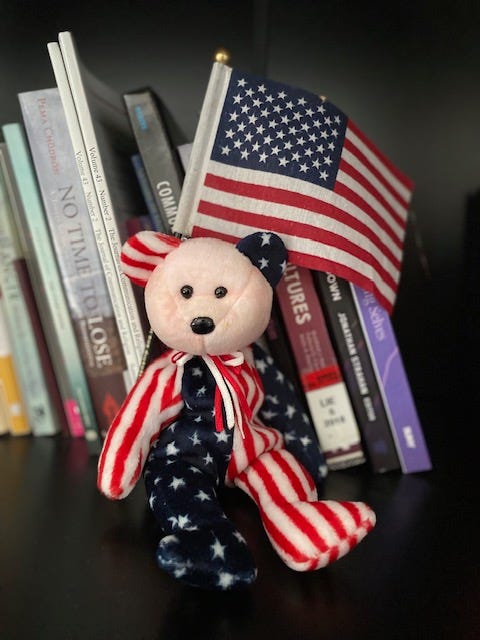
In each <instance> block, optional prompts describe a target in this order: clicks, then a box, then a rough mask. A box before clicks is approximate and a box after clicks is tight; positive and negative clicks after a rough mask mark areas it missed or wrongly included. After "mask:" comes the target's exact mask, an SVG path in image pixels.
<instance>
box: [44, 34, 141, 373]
mask: <svg viewBox="0 0 480 640" xmlns="http://www.w3.org/2000/svg"><path fill="white" fill-rule="evenodd" d="M58 38H59V45H60V51H59V53H60V54H61V55H60V60H57V62H61V61H62V60H63V65H64V73H63V75H65V72H66V77H67V80H68V86H69V89H70V97H71V98H72V99H73V104H74V111H76V115H77V123H78V125H79V126H80V132H81V138H82V140H83V145H81V146H79V147H78V148H75V153H76V154H80V155H79V158H80V160H79V162H82V163H86V165H87V166H88V167H89V170H90V174H91V178H92V182H93V186H94V193H95V194H96V199H97V202H98V204H99V206H100V213H101V220H102V221H103V226H104V234H105V236H106V239H107V242H108V245H107V246H108V249H109V251H110V256H111V264H112V267H113V269H114V274H115V276H116V279H117V282H118V283H119V285H120V290H121V294H122V299H123V304H124V308H125V310H126V314H127V318H128V325H127V326H128V329H129V330H130V333H131V338H132V340H133V344H134V348H135V354H136V357H137V362H138V365H139V363H140V362H141V360H142V356H143V352H144V349H145V329H144V325H143V323H142V320H141V317H140V312H139V309H138V305H137V301H136V298H135V295H134V292H133V287H132V284H131V282H130V280H129V279H128V278H127V277H126V276H125V275H124V273H123V271H122V268H121V263H120V253H121V248H122V244H123V242H125V240H126V237H127V233H126V225H125V223H126V220H128V219H129V218H131V217H132V216H133V215H140V214H141V213H143V212H144V210H145V204H144V202H143V200H142V195H141V193H140V189H139V187H138V184H137V182H136V178H135V174H134V171H133V168H132V165H131V160H130V159H131V156H132V155H133V153H135V151H136V148H135V141H134V138H133V135H132V132H131V130H130V125H129V122H128V117H127V115H126V112H125V106H124V104H123V101H122V99H121V97H120V95H118V94H117V93H116V92H114V91H112V90H111V89H110V88H109V87H108V86H107V85H105V84H104V83H102V82H100V81H99V80H98V79H97V78H96V77H95V76H93V75H92V74H91V73H89V72H88V71H87V70H86V69H85V67H84V66H83V65H82V64H81V61H80V59H79V57H78V54H77V50H76V47H75V43H74V41H73V38H72V35H71V34H70V33H69V32H62V33H60V34H59V36H58ZM55 48H56V47H55V43H53V45H52V46H51V45H49V49H50V50H52V51H53V49H55ZM56 49H57V53H58V47H57V48H56ZM54 55H55V54H53V55H51V59H52V62H53V59H54ZM57 58H58V56H57ZM58 66H60V65H58ZM54 68H55V67H54ZM55 74H56V76H57V72H56V71H55ZM59 89H60V85H59ZM65 93H66V92H65ZM61 95H62V101H63V94H62V93H61ZM65 112H66V113H67V108H65ZM67 117H68V116H67ZM72 140H73V139H72Z"/></svg>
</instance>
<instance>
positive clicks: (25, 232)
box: [0, 32, 431, 472]
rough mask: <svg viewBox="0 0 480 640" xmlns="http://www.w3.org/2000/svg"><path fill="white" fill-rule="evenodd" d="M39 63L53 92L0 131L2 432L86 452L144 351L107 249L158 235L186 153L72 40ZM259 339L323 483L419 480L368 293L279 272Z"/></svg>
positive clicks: (394, 366) (133, 306)
mask: <svg viewBox="0 0 480 640" xmlns="http://www.w3.org/2000/svg"><path fill="white" fill-rule="evenodd" d="M48 51H49V54H50V60H51V63H52V68H53V71H54V75H55V80H56V85H57V86H56V87H54V88H52V89H46V90H44V91H34V92H25V93H22V94H20V96H19V99H20V106H21V112H22V118H23V124H19V123H15V124H8V125H4V126H3V127H2V131H3V136H4V139H5V142H4V143H1V145H0V161H1V167H0V168H1V172H0V245H1V246H0V251H2V269H1V275H0V286H1V289H2V293H3V296H2V306H1V309H2V313H3V316H4V317H3V318H2V323H0V328H2V332H1V333H2V336H3V337H2V336H0V346H1V351H0V357H1V358H2V360H1V362H2V369H1V372H0V379H1V381H2V384H3V391H2V393H0V398H1V400H2V406H1V411H2V416H4V417H3V418H2V425H3V428H4V430H9V431H10V432H11V433H26V432H28V431H29V430H30V429H31V430H32V432H33V433H34V434H38V435H41V434H49V433H55V432H57V431H58V430H60V429H63V430H64V431H65V432H68V433H69V434H71V435H72V436H84V437H85V438H86V439H87V441H88V442H89V444H90V447H91V449H92V451H93V452H98V450H99V448H100V446H101V442H102V439H103V436H104V434H105V432H106V430H107V429H108V426H109V424H110V422H111V420H112V418H113V416H114V415H115V413H116V411H117V410H118V408H119V406H120V404H121V402H122V401H123V399H124V398H125V396H126V394H127V393H128V390H129V389H130V388H131V386H132V384H133V382H134V381H135V379H136V377H137V375H138V373H139V371H140V370H141V368H142V366H143V364H144V358H145V347H146V341H147V339H148V326H147V323H146V320H145V316H144V314H143V303H142V301H141V300H140V299H139V298H138V293H139V292H136V291H134V289H133V288H132V286H131V284H130V282H129V281H128V279H127V278H126V277H125V276H123V275H122V273H121V269H120V262H119V256H120V248H121V245H122V243H123V241H124V240H125V239H126V237H127V236H128V235H130V234H132V233H134V232H135V231H137V230H139V229H142V228H152V229H156V230H160V231H164V232H170V230H171V228H172V226H173V222H174V219H175V214H176V211H177V206H178V201H179V198H180V192H181V185H182V179H183V173H184V167H185V166H186V163H187V162H188V153H189V146H188V145H185V146H184V147H180V148H177V147H175V146H174V145H173V144H172V141H171V137H170V136H169V131H168V130H167V128H166V126H165V121H164V118H163V117H162V113H161V109H160V108H159V104H158V101H157V99H156V97H155V96H154V94H153V93H152V92H151V91H150V90H148V89H144V90H140V91H132V92H129V93H126V94H125V95H124V96H121V95H119V94H117V93H116V92H114V91H112V90H111V89H110V88H109V87H107V86H106V85H104V84H103V83H101V82H99V80H98V79H97V78H95V77H94V76H93V75H91V74H90V73H89V72H88V71H87V70H86V69H85V68H84V67H83V65H82V63H81V60H80V58H79V56H78V52H77V50H76V47H75V43H74V40H73V38H72V35H71V34H70V33H68V32H64V33H60V34H59V38H58V42H54V43H50V44H49V46H48ZM266 337H267V342H268V344H269V346H270V349H271V350H272V353H273V355H274V356H275V357H277V358H278V360H279V364H280V366H283V368H284V369H286V373H288V374H289V375H290V377H291V378H292V379H294V380H296V381H297V386H298V390H299V393H301V394H302V396H303V397H304V399H305V403H306V406H307V408H308V410H309V412H310V415H311V417H312V421H313V423H314V426H315V429H316V432H317V435H318V438H319V441H320V444H321V446H322V448H323V450H324V452H325V455H326V459H327V461H328V464H329V466H330V467H331V468H332V469H337V468H342V467H347V466H351V465H356V464H359V463H362V462H364V461H365V460H366V459H367V458H368V460H369V462H370V464H371V466H372V468H373V470H374V471H376V472H384V471H389V470H393V469H398V468H401V469H402V470H403V471H404V472H414V471H424V470H427V469H429V468H430V466H431V463H430V459H429V455H428V451H427V447H426V444H425V440H424V437H423V433H422V428H421V425H420V422H419V419H418V415H417V412H416V409H415V404H414V401H413V397H412V393H411V390H410V387H409V384H408V379H407V376H406V373H405V369H404V366H403V363H402V359H401V355H400V352H399V349H398V344H397V341H396V339H395V334H394V331H393V328H392V325H391V322H390V318H389V316H388V314H387V313H386V312H385V311H384V309H383V308H382V307H381V306H380V305H379V304H378V303H377V302H376V300H375V298H374V297H373V296H372V295H371V294H369V293H367V292H365V291H363V290H361V289H359V288H358V287H356V286H353V285H351V284H349V283H347V282H346V281H343V280H341V279H339V278H336V277H335V276H333V275H332V274H325V273H321V272H311V271H309V270H307V269H305V268H301V267H296V266H294V265H289V266H288V268H287V272H286V275H285V277H284V278H283V280H282V282H281V284H280V285H279V287H278V291H277V297H276V304H275V308H274V313H273V315H272V321H271V323H270V326H269V329H268V331H267V336H266ZM289 353H290V354H291V356H292V357H290V358H287V357H286V355H287V354H289ZM15 373H16V377H17V379H18V384H17V385H15V384H12V380H13V378H14V374H15ZM22 408H23V409H24V410H23V412H22ZM20 414H22V415H23V416H24V418H23V421H21V420H18V419H17V418H18V415H20ZM14 415H15V416H16V418H15V419H16V423H15V424H17V423H18V426H14Z"/></svg>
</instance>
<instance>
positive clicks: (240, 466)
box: [98, 231, 375, 589]
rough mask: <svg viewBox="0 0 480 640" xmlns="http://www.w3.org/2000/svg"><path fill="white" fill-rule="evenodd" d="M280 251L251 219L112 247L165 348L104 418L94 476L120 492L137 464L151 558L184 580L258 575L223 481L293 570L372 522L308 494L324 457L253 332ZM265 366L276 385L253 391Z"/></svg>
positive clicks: (267, 305)
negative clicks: (222, 497)
mask: <svg viewBox="0 0 480 640" xmlns="http://www.w3.org/2000/svg"><path fill="white" fill-rule="evenodd" d="M286 260H287V252H286V250H285V247H284V245H283V242H282V241H281V239H280V238H279V237H278V236H276V235H275V234H272V233H260V232H259V233H254V234H251V235H249V236H247V237H246V238H244V239H243V240H241V241H240V242H238V244H237V245H236V246H235V245H233V244H231V243H229V242H225V241H223V240H218V239H214V238H194V239H188V240H185V241H180V240H178V239H177V238H174V237H171V236H166V235H163V234H160V233H156V232H151V231H142V232H140V233H138V234H137V235H135V236H133V237H132V238H131V239H130V240H129V241H128V242H127V243H126V244H125V246H124V248H123V251H122V265H123V270H124V272H125V273H126V275H127V276H128V277H129V278H131V279H132V281H134V282H135V283H137V284H139V285H141V286H144V287H145V304H146V311H147V316H148V319H149V321H150V324H151V327H152V329H153V331H154V333H155V334H156V335H157V336H158V337H159V338H160V340H161V341H162V342H163V343H164V344H165V345H167V346H168V350H167V351H166V352H165V353H163V355H161V356H160V357H159V358H157V359H156V360H155V361H154V362H152V363H151V364H150V365H149V366H148V367H147V368H146V369H145V371H144V373H143V374H142V376H141V377H140V378H139V380H138V381H137V382H136V384H135V385H134V387H133V388H132V390H131V392H130V394H129V395H128V397H127V399H126V400H125V402H124V404H123V406H122V407H121V409H120V411H119V413H118V415H117V416H116V418H115V420H114V421H113V423H112V425H111V427H110V429H109V431H108V434H107V436H106V439H105V443H104V447H103V450H102V453H101V456H100V459H99V469H98V486H99V488H100V490H101V491H102V492H103V493H104V494H105V495H106V496H108V497H110V498H124V497H125V496H127V495H128V493H129V492H130V491H131V489H132V488H133V487H134V485H135V483H136V482H137V480H138V478H139V476H140V475H141V473H142V470H143V474H144V480H145V484H146V489H147V494H148V498H149V502H150V507H151V509H152V511H153V514H154V516H155V518H156V519H157V520H158V522H159V524H160V526H161V528H162V530H163V532H164V534H165V535H164V537H163V538H162V539H161V540H160V543H159V545H158V548H157V562H158V564H159V565H160V567H162V568H163V569H165V570H166V571H167V572H168V573H170V574H171V575H173V576H175V577H177V578H180V579H182V580H183V581H184V582H186V583H187V584H190V585H194V586H200V587H205V588H218V589H230V588H233V587H237V586H240V585H244V584H248V583H250V582H252V581H253V580H254V579H255V577H256V567H255V563H254V560H253V558H252V556H251V554H250V552H249V549H248V547H247V544H246V542H245V540H244V538H243V537H242V535H241V534H240V532H239V531H238V530H237V529H236V528H235V526H234V524H233V523H232V522H231V521H230V520H229V519H228V518H227V517H226V515H225V513H224V511H223V509H222V506H221V504H220V502H219V499H218V496H217V490H218V487H219V486H221V485H222V486H223V485H226V486H231V487H239V488H240V489H242V490H243V491H245V492H246V493H247V494H248V495H249V496H250V497H251V498H252V499H253V500H254V501H255V503H256V504H257V505H258V508H259V512H260V516H261V519H262V522H263V525H264V528H265V530H266V533H267V535H268V537H269V539H270V541H271V543H272V545H273V547H274V548H275V550H276V551H277V552H278V554H279V555H280V557H281V558H282V559H283V560H284V562H285V563H286V564H287V565H288V566H289V567H291V568H292V569H295V570H299V571H307V570H313V569H318V568H319V567H323V566H325V565H327V564H328V563H330V562H332V561H333V560H336V559H337V558H339V557H341V556H343V555H344V554H345V553H347V552H348V551H349V550H350V549H351V548H352V547H354V546H355V545H356V544H357V543H358V542H359V541H360V540H361V539H362V538H363V537H364V536H365V535H366V533H367V532H368V531H369V530H370V529H371V528H372V527H373V526H374V523H375V516H374V514H373V512H372V511H371V509H370V508H369V507H368V506H367V505H366V504H364V503H362V502H337V501H328V500H326V501H319V500H318V496H317V489H316V486H315V485H316V482H317V483H318V482H321V480H322V476H323V475H324V469H325V467H324V464H323V458H322V456H321V452H320V450H319V448H318V445H317V444H316V443H315V442H314V437H312V436H313V432H312V431H311V425H310V424H309V423H308V421H305V416H304V414H303V415H302V410H301V405H300V404H299V402H298V399H296V397H295V395H294V392H293V387H292V386H288V385H287V384H286V383H285V382H284V380H283V377H282V375H281V374H280V372H278V371H276V370H275V366H274V364H273V362H272V360H271V359H269V358H268V356H267V355H266V354H265V352H259V351H258V350H257V349H258V347H252V346H251V345H252V344H253V343H255V341H256V340H257V339H258V338H259V337H260V336H261V334H262V333H263V332H264V330H265V328H266V326H267V323H268V321H269V318H270V312H271V304H272V296H273V287H274V286H275V285H276V284H277V282H278V281H279V279H280V277H281V275H282V273H283V270H284V268H285V265H286ZM254 349H255V353H254ZM255 359H256V361H255ZM256 363H257V366H256ZM267 369H268V370H270V372H271V373H273V375H271V376H270V377H271V378H274V379H275V380H276V381H277V383H278V384H280V385H283V387H282V389H281V390H279V391H278V393H276V394H272V393H271V392H270V393H268V394H267V395H266V394H265V392H264V388H263V384H262V380H261V378H260V374H261V373H265V371H266V370H267ZM280 400H281V401H282V402H283V405H284V406H285V407H287V409H286V411H279V410H278V405H279V404H280Z"/></svg>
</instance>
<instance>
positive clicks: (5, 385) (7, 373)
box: [0, 291, 31, 436]
mask: <svg viewBox="0 0 480 640" xmlns="http://www.w3.org/2000/svg"><path fill="white" fill-rule="evenodd" d="M30 432H31V429H30V423H29V421H28V418H27V414H26V411H25V409H24V404H23V399H22V394H21V391H20V385H19V383H18V378H17V373H16V370H15V365H14V363H13V356H12V347H11V343H10V335H9V331H8V328H7V323H6V319H5V314H4V308H3V302H2V294H1V291H0V435H4V434H5V433H11V434H12V435H18V436H19V435H26V434H28V433H30Z"/></svg>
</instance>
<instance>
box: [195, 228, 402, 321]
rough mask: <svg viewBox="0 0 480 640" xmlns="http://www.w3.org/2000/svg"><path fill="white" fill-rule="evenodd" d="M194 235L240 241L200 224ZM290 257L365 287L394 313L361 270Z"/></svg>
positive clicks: (312, 258)
mask: <svg viewBox="0 0 480 640" xmlns="http://www.w3.org/2000/svg"><path fill="white" fill-rule="evenodd" d="M192 236H193V237H205V236H209V237H210V238H219V239H220V240H225V241H226V242H231V243H234V244H235V242H238V237H235V236H232V235H230V234H228V233H222V232H220V231H213V230H212V229H204V228H203V227H201V226H200V225H198V224H197V225H195V227H193V229H192ZM288 257H289V260H290V262H292V263H293V264H297V265H298V266H300V267H306V268H307V269H314V270H316V271H325V272H327V273H333V274H334V275H336V276H338V277H339V278H344V279H345V280H349V281H350V282H353V283H354V284H356V285H358V286H359V287H361V288H362V289H365V291H369V292H370V293H373V294H374V295H375V298H376V299H377V301H378V302H379V304H381V305H382V307H383V308H384V309H385V310H386V311H387V313H389V314H391V313H392V310H393V305H392V302H391V301H390V300H388V298H386V297H385V296H384V295H383V294H382V292H381V291H380V290H379V289H378V287H377V285H376V284H375V283H374V282H373V281H372V280H370V278H367V276H365V275H363V274H362V273H360V272H359V271H355V270H354V269H351V268H350V267H347V266H346V265H343V264H339V263H338V262H333V261H332V260H326V259H325V258H319V257H318V256H312V255H310V254H304V253H300V252H298V251H289V252H288Z"/></svg>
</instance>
